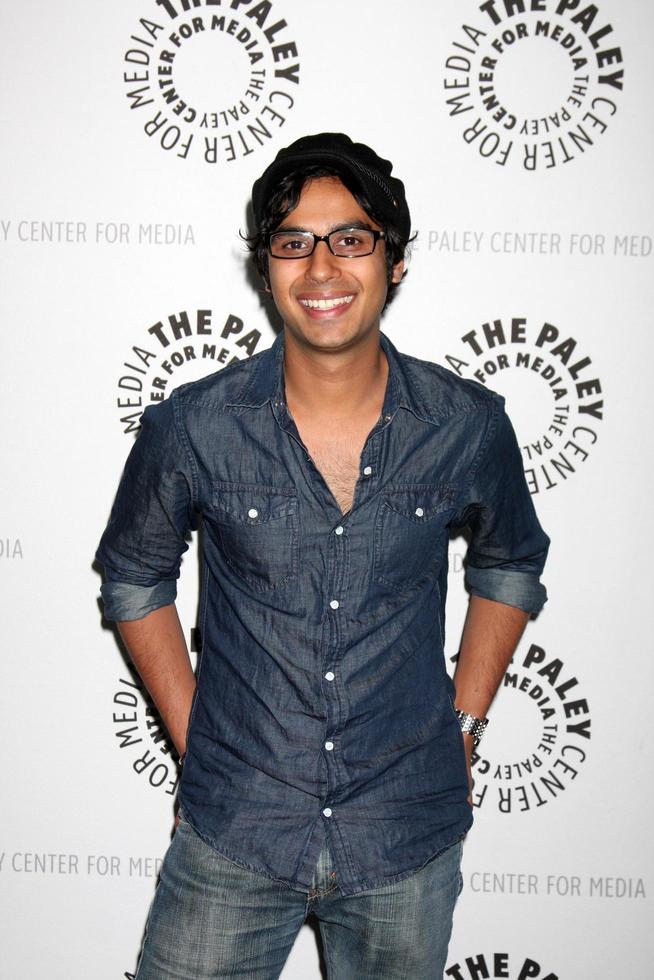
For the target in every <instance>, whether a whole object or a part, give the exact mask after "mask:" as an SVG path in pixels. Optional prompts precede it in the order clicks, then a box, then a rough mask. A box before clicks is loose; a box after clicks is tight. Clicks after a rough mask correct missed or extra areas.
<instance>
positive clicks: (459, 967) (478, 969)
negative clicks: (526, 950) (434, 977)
mask: <svg viewBox="0 0 654 980" xmlns="http://www.w3.org/2000/svg"><path fill="white" fill-rule="evenodd" d="M445 976H446V977H451V978H452V980H479V978H480V977H486V978H489V980H490V978H493V980H494V978H498V980H499V978H500V977H501V978H502V980H529V978H537V980H559V975H558V973H550V972H549V971H548V970H547V968H546V967H542V966H541V965H540V963H538V962H537V960H532V959H530V958H529V957H526V958H525V957H524V956H510V955H509V953H477V954H476V955H475V956H466V957H465V959H464V960H462V962H460V963H453V964H452V965H451V966H449V967H448V968H447V970H446V971H445Z"/></svg>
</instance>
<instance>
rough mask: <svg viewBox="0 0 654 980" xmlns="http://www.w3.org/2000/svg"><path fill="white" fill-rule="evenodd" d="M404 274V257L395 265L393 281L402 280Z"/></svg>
mask: <svg viewBox="0 0 654 980" xmlns="http://www.w3.org/2000/svg"><path fill="white" fill-rule="evenodd" d="M403 275H404V259H400V261H399V262H396V264H395V265H394V266H393V273H392V275H391V282H394V283H398V282H401V281H402V276H403Z"/></svg>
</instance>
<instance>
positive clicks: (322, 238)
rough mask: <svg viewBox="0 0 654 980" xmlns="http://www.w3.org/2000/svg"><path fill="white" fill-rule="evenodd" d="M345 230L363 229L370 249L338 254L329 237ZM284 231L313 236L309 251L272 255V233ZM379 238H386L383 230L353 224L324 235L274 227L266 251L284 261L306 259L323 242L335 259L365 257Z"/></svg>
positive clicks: (269, 233)
mask: <svg viewBox="0 0 654 980" xmlns="http://www.w3.org/2000/svg"><path fill="white" fill-rule="evenodd" d="M347 231H365V232H366V234H368V235H372V236H373V241H372V248H371V250H370V251H369V252H363V253H362V254H361V255H338V254H337V253H336V252H335V251H334V249H333V248H332V246H331V244H330V241H329V239H330V237H331V236H332V235H338V234H341V235H342V234H343V233H344V232H347ZM284 232H286V233H287V234H289V235H311V236H312V237H313V247H312V249H311V251H310V252H305V253H304V254H303V255H274V254H273V250H272V237H273V235H283V234H284ZM380 238H381V239H382V240H383V239H385V238H386V232H385V231H377V230H376V229H375V228H356V227H355V226H349V227H347V228H334V229H333V231H330V232H328V233H327V234H326V235H316V233H315V232H313V231H308V230H307V231H305V230H302V231H293V230H292V229H290V228H289V229H285V228H276V229H275V231H270V232H268V235H267V239H266V244H267V246H268V252H269V253H270V257H271V258H273V259H282V261H284V262H285V261H286V260H288V259H308V258H309V256H310V255H313V253H314V252H315V250H316V245H317V244H318V242H324V243H325V245H326V246H327V248H328V249H329V251H330V252H331V254H332V255H333V256H334V258H336V259H365V258H367V257H368V256H369V255H372V254H373V252H374V251H375V249H376V248H377V242H378V241H379V240H380Z"/></svg>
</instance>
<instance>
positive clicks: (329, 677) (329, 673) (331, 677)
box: [325, 670, 334, 681]
mask: <svg viewBox="0 0 654 980" xmlns="http://www.w3.org/2000/svg"><path fill="white" fill-rule="evenodd" d="M325 679H326V680H328V681H333V680H334V671H333V670H328V671H327V673H326V674H325Z"/></svg>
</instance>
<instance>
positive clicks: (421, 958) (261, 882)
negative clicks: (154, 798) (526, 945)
mask: <svg viewBox="0 0 654 980" xmlns="http://www.w3.org/2000/svg"><path fill="white" fill-rule="evenodd" d="M460 863H461V844H460V843H457V844H454V845H452V846H451V847H448V848H447V849H446V850H445V851H443V852H442V853H441V854H439V855H438V856H437V857H436V858H435V859H434V860H433V861H430V862H429V863H428V864H426V865H425V867H424V868H422V870H421V871H420V872H418V873H417V874H415V875H411V877H409V878H405V879H403V880H402V881H399V882H395V883H394V884H392V885H386V886H384V887H383V888H374V889H371V890H370V891H366V892H360V893H359V894H358V895H354V896H352V895H350V896H348V897H345V896H343V895H341V893H340V892H339V890H338V887H337V884H336V881H335V879H334V871H333V865H334V862H333V860H332V858H331V855H330V853H329V850H328V848H323V850H322V851H321V852H320V854H319V857H318V864H317V866H316V869H315V872H314V879H313V881H312V888H311V892H310V893H309V894H304V895H302V894H300V893H299V892H298V891H296V890H295V889H293V888H289V887H288V885H284V884H282V883H280V882H277V881H271V880H270V879H269V878H266V877H264V876H263V875H258V874H256V873H254V872H252V871H246V870H245V869H244V868H240V867H239V866H238V865H236V864H233V863H232V862H231V861H228V860H226V859H225V858H223V857H222V855H220V854H218V853H217V852H216V851H215V850H214V849H213V848H211V847H209V846H208V845H207V844H205V843H204V841H203V840H202V839H201V838H200V837H199V836H198V835H197V834H196V833H195V831H194V830H193V829H192V828H191V827H190V826H189V824H187V823H185V822H182V823H180V825H179V827H178V828H177V830H176V832H175V836H174V837H173V841H172V844H171V845H170V847H169V849H168V853H167V854H166V857H165V860H164V863H163V867H162V869H161V880H160V882H159V884H158V886H157V891H156V893H155V897H154V900H153V902H152V907H151V909H150V915H149V917H148V923H147V927H146V936H145V942H144V946H143V951H142V954H141V958H140V960H139V966H138V970H137V972H136V980H181V978H182V977H193V980H211V978H215V977H220V978H221V980H236V978H238V980H276V978H277V977H279V975H280V973H281V972H282V969H283V968H284V964H285V962H286V960H287V959H288V954H289V953H290V950H291V948H292V946H293V943H294V941H295V938H296V936H297V934H298V932H299V931H300V929H301V927H302V925H303V923H304V921H305V919H306V917H307V915H308V914H312V915H314V916H315V917H316V918H317V919H318V924H319V928H320V933H321V938H322V945H323V950H324V956H325V964H326V967H327V977H328V978H329V980H442V977H443V970H444V969H445V961H446V958H447V947H448V943H449V938H450V933H451V930H452V914H453V911H454V906H455V904H456V900H457V898H458V895H459V892H460V890H461V871H460Z"/></svg>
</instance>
